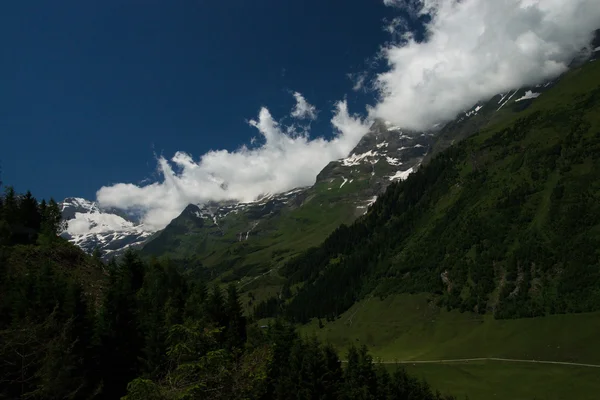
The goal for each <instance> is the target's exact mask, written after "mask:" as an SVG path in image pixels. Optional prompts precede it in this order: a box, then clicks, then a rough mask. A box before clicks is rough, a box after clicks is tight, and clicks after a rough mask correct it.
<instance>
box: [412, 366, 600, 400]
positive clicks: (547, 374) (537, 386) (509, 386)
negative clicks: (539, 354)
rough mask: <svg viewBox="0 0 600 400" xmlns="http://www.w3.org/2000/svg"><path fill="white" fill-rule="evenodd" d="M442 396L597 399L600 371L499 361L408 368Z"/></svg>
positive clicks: (476, 399) (486, 399) (474, 399)
mask: <svg viewBox="0 0 600 400" xmlns="http://www.w3.org/2000/svg"><path fill="white" fill-rule="evenodd" d="M406 370H407V371H408V372H409V373H410V374H411V375H415V376H418V377H420V378H423V379H426V380H427V382H428V383H430V384H431V386H432V387H433V388H435V389H437V390H439V391H441V392H443V393H452V394H454V395H455V396H456V397H457V398H458V399H464V398H466V396H468V399H469V400H489V399H503V400H504V399H506V400H534V399H536V400H595V399H597V398H598V393H599V392H600V369H598V368H585V367H573V366H560V365H527V364H515V363H496V362H489V361H487V362H470V363H463V364H452V365H449V364H436V365H422V364H421V365H408V366H406Z"/></svg>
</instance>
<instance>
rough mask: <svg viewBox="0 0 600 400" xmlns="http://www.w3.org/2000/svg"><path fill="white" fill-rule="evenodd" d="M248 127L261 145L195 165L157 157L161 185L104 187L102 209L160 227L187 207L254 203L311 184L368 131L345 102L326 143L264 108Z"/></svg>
mask: <svg viewBox="0 0 600 400" xmlns="http://www.w3.org/2000/svg"><path fill="white" fill-rule="evenodd" d="M249 124H250V125H251V126H253V127H255V128H256V129H257V130H258V131H259V132H260V134H261V135H262V137H263V138H264V144H262V145H261V146H260V147H258V148H255V149H248V148H247V147H242V148H241V149H239V150H237V151H234V152H229V151H226V150H218V151H210V152H208V153H206V154H204V155H203V156H201V157H200V159H199V160H197V161H195V160H194V159H193V158H192V156H191V155H189V154H187V153H184V152H178V153H176V154H175V155H174V156H173V158H172V159H171V160H170V161H168V160H166V159H165V158H163V157H160V158H159V159H158V169H159V172H160V173H161V175H162V181H161V182H155V183H152V184H149V185H144V186H140V185H133V184H125V183H120V184H117V185H113V186H109V187H103V188H101V189H100V190H99V191H98V193H97V198H98V201H99V202H100V204H101V205H102V206H104V207H116V208H120V209H125V210H127V209H130V210H142V211H143V212H144V215H145V216H144V218H143V222H144V223H145V224H146V225H147V226H149V227H151V228H154V229H161V228H163V227H164V226H166V225H167V224H168V223H169V222H170V221H171V220H172V219H173V218H175V217H177V215H179V213H181V211H182V210H183V209H184V208H185V207H186V206H187V205H188V204H190V203H202V202H205V201H209V200H215V201H218V200H228V199H235V200H240V201H252V200H254V199H256V198H257V197H258V196H259V195H261V194H265V193H277V192H282V191H286V190H289V189H293V188H295V187H299V186H307V185H311V184H313V183H314V180H315V177H316V175H317V174H318V173H319V172H320V171H321V169H323V168H324V167H325V166H326V165H327V163H329V162H330V161H331V160H335V159H339V158H343V157H346V156H347V155H348V153H349V152H350V151H351V150H352V148H354V146H356V144H357V143H358V141H359V140H360V138H361V137H362V136H363V135H364V134H365V133H366V132H367V130H368V123H367V122H365V121H363V120H361V119H360V117H358V116H354V115H351V114H350V113H349V112H348V106H347V104H346V102H345V101H341V102H338V103H337V104H336V106H335V110H334V115H333V118H332V119H331V124H332V126H333V127H334V129H335V131H336V136H335V137H333V138H332V139H330V140H326V139H324V138H322V137H319V138H314V139H311V138H310V137H309V136H308V134H306V133H305V132H304V131H295V130H293V131H292V132H289V127H286V126H283V125H281V124H280V123H278V122H277V121H276V120H275V119H274V118H273V116H272V115H271V113H270V112H269V110H268V109H267V108H262V109H261V110H260V112H259V115H258V118H256V119H254V120H251V121H249ZM174 167H177V168H176V169H174Z"/></svg>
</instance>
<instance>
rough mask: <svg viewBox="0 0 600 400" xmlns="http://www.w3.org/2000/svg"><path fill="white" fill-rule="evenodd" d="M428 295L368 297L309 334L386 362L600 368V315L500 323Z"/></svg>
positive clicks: (312, 328) (310, 328)
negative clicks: (488, 361) (362, 348)
mask: <svg viewBox="0 0 600 400" xmlns="http://www.w3.org/2000/svg"><path fill="white" fill-rule="evenodd" d="M429 297H430V296H429V295H425V294H419V295H406V294H403V295H395V296H389V297H387V298H385V299H383V300H380V299H379V298H376V297H372V298H368V299H365V300H363V301H361V302H359V303H357V304H356V305H354V306H353V307H352V308H350V309H349V310H348V311H346V312H345V313H344V314H342V315H341V316H340V318H338V319H336V320H335V321H333V322H327V321H322V324H323V325H324V326H323V328H321V329H319V328H318V322H317V321H316V320H314V321H312V322H311V323H310V324H307V325H305V326H303V328H302V330H303V332H305V333H310V334H312V333H314V334H316V335H317V336H318V337H320V338H322V339H323V340H326V341H328V342H331V343H332V344H334V345H335V346H336V347H338V348H340V349H343V348H346V347H347V346H349V345H350V344H351V343H355V344H366V345H367V346H369V348H370V350H371V352H372V354H373V355H374V356H375V357H378V358H381V359H382V360H384V361H395V360H441V359H457V358H487V357H497V358H512V359H525V360H531V359H535V360H549V361H565V362H578V363H591V364H599V365H600V340H598V339H597V334H598V332H600V312H593V313H581V314H560V315H550V316H546V317H536V318H523V319H510V320H496V319H494V318H493V316H491V315H484V316H481V315H479V314H476V313H469V312H465V313H460V312H459V311H457V310H453V311H446V310H445V309H444V308H439V307H437V306H435V304H434V303H432V302H428V299H429Z"/></svg>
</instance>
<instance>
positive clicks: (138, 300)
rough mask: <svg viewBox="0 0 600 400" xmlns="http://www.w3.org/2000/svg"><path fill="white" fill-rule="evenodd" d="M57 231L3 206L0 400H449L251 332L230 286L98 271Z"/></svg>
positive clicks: (15, 206) (131, 262)
mask: <svg viewBox="0 0 600 400" xmlns="http://www.w3.org/2000/svg"><path fill="white" fill-rule="evenodd" d="M60 221H61V220H60V211H59V208H58V205H57V204H56V203H55V202H54V201H50V202H49V203H47V204H46V203H45V202H41V203H39V202H38V201H37V200H36V199H35V198H34V197H33V196H32V195H31V194H30V193H27V194H26V195H23V196H21V195H17V194H16V193H15V192H14V191H13V190H12V189H11V188H8V189H7V190H6V193H5V195H4V196H0V227H1V228H2V229H1V236H0V360H1V362H0V383H1V384H0V398H7V399H13V398H37V399H55V398H56V399H58V398H61V399H88V398H100V399H116V398H124V399H129V400H132V399H290V398H302V399H305V398H314V399H375V398H378V399H379V398H386V399H408V398H419V399H424V400H428V399H431V400H434V399H438V400H441V399H450V397H443V396H441V395H439V394H437V393H433V392H432V390H431V389H430V388H429V386H428V385H427V384H426V383H424V382H422V381H420V380H417V379H414V378H411V377H409V376H408V375H407V374H406V373H405V372H404V371H403V370H400V369H399V370H398V371H396V372H394V373H393V374H392V375H390V374H389V373H388V371H387V370H386V369H385V368H382V367H381V366H379V367H377V366H376V365H375V364H374V363H373V362H372V359H371V357H370V356H369V355H368V353H367V350H366V348H364V347H363V348H361V349H360V350H357V349H356V348H354V347H352V348H350V350H349V353H348V361H347V363H346V365H345V367H344V368H342V363H341V361H340V360H339V358H338V355H337V353H336V352H335V351H334V350H333V348H332V347H331V346H324V345H322V344H320V343H319V342H318V341H317V339H316V338H313V339H303V338H300V337H299V335H298V334H297V333H296V332H295V330H294V328H293V327H292V326H291V325H288V324H286V323H283V322H281V321H279V322H277V323H275V324H273V325H271V326H269V327H267V328H266V329H262V328H258V327H257V326H256V325H249V324H248V322H247V320H246V317H244V315H243V312H242V305H241V303H240V299H239V296H238V290H237V288H236V286H234V285H229V286H228V287H227V289H226V290H222V288H221V287H219V286H218V285H214V286H212V287H211V288H210V289H207V287H206V285H204V284H203V283H202V282H201V281H190V280H189V279H186V278H184V276H182V274H181V273H180V269H181V268H180V267H179V266H176V265H175V264H174V263H172V262H170V261H168V260H166V261H161V262H158V261H156V260H152V261H150V262H145V261H143V260H142V259H141V258H140V257H139V256H138V255H137V254H136V253H134V252H132V251H128V252H126V253H125V254H124V256H123V257H122V258H121V259H120V260H119V261H118V262H117V261H115V260H112V261H111V262H109V263H108V265H105V264H103V263H102V262H101V261H100V259H99V257H98V256H96V257H89V256H86V255H84V254H83V253H82V252H81V250H79V249H78V248H76V247H74V246H72V245H70V244H69V243H67V242H66V241H64V240H63V239H61V238H59V237H57V235H56V234H57V232H60V231H61V230H62V229H63V228H64V227H62V226H61V222H60ZM123 396H124V397H123Z"/></svg>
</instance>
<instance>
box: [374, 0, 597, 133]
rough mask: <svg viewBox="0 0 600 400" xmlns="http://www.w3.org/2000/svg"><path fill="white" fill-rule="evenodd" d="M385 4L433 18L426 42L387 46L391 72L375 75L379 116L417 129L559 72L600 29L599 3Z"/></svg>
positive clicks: (390, 0) (442, 0)
mask: <svg viewBox="0 0 600 400" xmlns="http://www.w3.org/2000/svg"><path fill="white" fill-rule="evenodd" d="M384 3H385V4H386V5H389V6H393V7H397V8H399V9H401V10H402V11H404V12H405V13H406V14H408V15H409V16H412V17H415V16H417V17H418V16H420V15H429V16H430V17H431V19H430V21H429V22H428V23H426V24H425V29H426V32H427V34H426V36H427V39H426V41H424V42H417V41H416V40H415V39H414V38H413V36H412V35H411V33H410V32H407V33H405V34H404V35H403V40H401V41H400V43H397V44H388V45H386V46H384V47H383V48H382V50H381V51H382V56H383V58H384V59H385V60H386V61H387V64H388V70H387V71H386V72H384V73H381V74H379V75H377V76H376V77H375V86H376V88H377V90H378V91H379V97H380V99H379V102H378V104H376V105H375V106H374V107H373V108H371V110H370V114H371V116H372V117H379V118H383V119H386V120H389V121H392V122H394V123H395V124H398V125H401V126H404V127H407V128H412V129H427V128H430V127H431V126H432V125H434V124H436V123H439V122H445V121H448V120H450V119H453V118H454V117H455V116H456V114H457V113H459V112H460V111H462V110H464V109H467V108H469V107H471V106H472V105H473V104H475V103H476V102H478V101H480V100H485V99H489V98H491V97H492V96H494V95H496V94H498V93H501V92H506V91H508V90H510V89H515V88H518V87H521V86H524V85H531V84H537V83H541V82H543V81H545V80H548V79H551V78H554V77H556V76H558V75H559V74H561V73H562V72H564V71H566V70H567V66H568V64H569V62H570V61H571V60H572V59H573V57H574V56H575V55H576V53H577V52H579V51H580V50H581V49H582V48H584V47H585V46H586V45H588V44H589V42H590V40H591V38H592V34H593V31H594V30H595V29H597V28H600V5H599V4H598V1H597V0H493V1H491V0H461V1H457V0H384ZM394 24H398V20H397V19H395V20H394ZM393 29H394V26H390V27H389V30H390V31H391V30H393Z"/></svg>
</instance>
